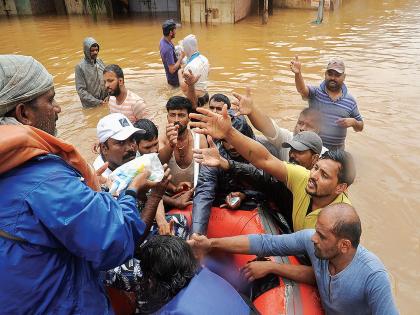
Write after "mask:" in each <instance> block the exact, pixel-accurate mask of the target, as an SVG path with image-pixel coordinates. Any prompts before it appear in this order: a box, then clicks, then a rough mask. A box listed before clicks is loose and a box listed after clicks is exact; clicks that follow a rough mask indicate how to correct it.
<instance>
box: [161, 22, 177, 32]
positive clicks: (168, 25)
mask: <svg viewBox="0 0 420 315" xmlns="http://www.w3.org/2000/svg"><path fill="white" fill-rule="evenodd" d="M174 29H176V23H175V21H174V20H167V21H165V22H164V23H163V24H162V33H163V36H168V35H169V33H170V32H171V31H173V30H174Z"/></svg>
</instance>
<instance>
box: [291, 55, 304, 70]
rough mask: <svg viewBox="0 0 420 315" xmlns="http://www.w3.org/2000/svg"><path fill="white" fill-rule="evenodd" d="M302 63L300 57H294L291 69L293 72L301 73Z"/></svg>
mask: <svg viewBox="0 0 420 315" xmlns="http://www.w3.org/2000/svg"><path fill="white" fill-rule="evenodd" d="M301 68H302V64H301V63H300V61H299V57H298V56H295V59H293V60H292V61H291V62H290V70H292V72H293V73H295V74H298V73H301V70H302V69H301Z"/></svg>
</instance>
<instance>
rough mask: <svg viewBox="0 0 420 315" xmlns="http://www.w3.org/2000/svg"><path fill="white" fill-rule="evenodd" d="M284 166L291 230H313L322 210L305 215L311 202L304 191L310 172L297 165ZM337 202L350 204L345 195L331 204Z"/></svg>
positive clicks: (341, 195)
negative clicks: (291, 197)
mask: <svg viewBox="0 0 420 315" xmlns="http://www.w3.org/2000/svg"><path fill="white" fill-rule="evenodd" d="M285 164H286V169H287V180H286V185H287V188H289V190H290V191H291V192H292V194H293V213H292V219H293V229H294V231H295V232H297V231H300V230H303V229H314V228H315V223H316V220H317V219H318V215H319V212H320V211H321V210H322V208H321V209H316V210H314V211H312V212H309V213H308V215H306V212H307V210H308V207H309V203H310V201H311V196H310V195H309V194H308V193H307V192H306V190H305V188H306V185H308V180H309V173H310V171H309V170H307V169H306V168H304V167H302V166H299V165H294V164H290V163H285ZM339 202H344V203H347V204H351V202H350V200H349V199H348V197H347V195H346V194H345V193H341V194H340V195H338V196H337V198H335V199H334V201H333V202H331V204H334V203H339Z"/></svg>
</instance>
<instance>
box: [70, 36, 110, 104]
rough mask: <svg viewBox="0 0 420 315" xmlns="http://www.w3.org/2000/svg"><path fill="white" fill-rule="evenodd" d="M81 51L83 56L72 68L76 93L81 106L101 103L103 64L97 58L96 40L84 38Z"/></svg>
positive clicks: (102, 101)
mask: <svg viewBox="0 0 420 315" xmlns="http://www.w3.org/2000/svg"><path fill="white" fill-rule="evenodd" d="M83 53H84V55H85V57H84V58H83V59H82V60H81V61H80V62H79V64H78V65H77V66H76V68H75V70H74V72H75V78H74V80H75V83H76V90H77V94H79V97H80V101H81V102H82V106H83V107H96V106H99V105H103V104H105V103H106V101H105V100H104V99H105V97H106V92H105V88H104V82H103V74H102V72H103V71H104V68H105V64H104V63H103V61H102V60H101V59H99V58H98V54H99V44H98V42H97V41H96V40H95V39H94V38H92V37H87V38H85V40H84V41H83Z"/></svg>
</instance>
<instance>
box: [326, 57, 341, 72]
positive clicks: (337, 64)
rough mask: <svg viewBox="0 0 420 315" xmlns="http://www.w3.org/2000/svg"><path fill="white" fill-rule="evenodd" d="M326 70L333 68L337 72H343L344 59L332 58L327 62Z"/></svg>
mask: <svg viewBox="0 0 420 315" xmlns="http://www.w3.org/2000/svg"><path fill="white" fill-rule="evenodd" d="M327 70H335V71H337V72H338V73H344V71H345V67H344V61H343V59H340V58H332V59H330V61H329V62H328V65H327Z"/></svg>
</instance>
